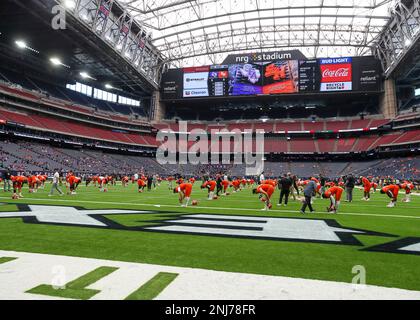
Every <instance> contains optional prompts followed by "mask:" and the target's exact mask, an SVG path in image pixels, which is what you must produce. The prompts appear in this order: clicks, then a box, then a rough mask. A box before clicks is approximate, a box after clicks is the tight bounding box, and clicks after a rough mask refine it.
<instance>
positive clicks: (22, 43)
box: [15, 40, 28, 49]
mask: <svg viewBox="0 0 420 320" xmlns="http://www.w3.org/2000/svg"><path fill="white" fill-rule="evenodd" d="M15 43H16V45H17V46H18V48H20V49H26V48H27V47H28V46H27V44H26V42H25V41H23V40H16V41H15Z"/></svg>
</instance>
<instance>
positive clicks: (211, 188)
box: [201, 180, 217, 200]
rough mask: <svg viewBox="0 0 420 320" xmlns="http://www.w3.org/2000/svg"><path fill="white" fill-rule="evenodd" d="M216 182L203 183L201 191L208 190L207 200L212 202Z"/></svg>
mask: <svg viewBox="0 0 420 320" xmlns="http://www.w3.org/2000/svg"><path fill="white" fill-rule="evenodd" d="M216 186H217V182H216V181H213V180H209V181H206V182H204V183H203V185H202V186H201V189H206V188H207V189H208V191H209V198H208V200H213V197H214V190H216Z"/></svg>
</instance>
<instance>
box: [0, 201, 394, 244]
mask: <svg viewBox="0 0 420 320" xmlns="http://www.w3.org/2000/svg"><path fill="white" fill-rule="evenodd" d="M24 206H25V207H24V210H23V211H18V212H0V218H23V221H24V222H26V223H43V224H59V225H69V226H81V227H103V228H108V229H115V230H127V231H149V232H168V233H182V234H190V235H211V236H222V237H223V236H224V237H237V238H252V239H262V240H264V239H266V240H279V241H298V242H315V243H332V244H346V245H359V246H360V245H363V244H362V243H361V242H360V241H359V240H358V239H357V238H355V237H354V235H370V236H381V237H394V235H390V234H385V233H379V232H373V231H368V230H361V229H353V228H345V227H343V226H341V225H340V224H338V223H337V222H336V221H335V220H331V219H327V220H323V219H301V218H280V217H279V218H274V217H261V216H236V215H235V216H234V215H217V214H188V215H182V214H179V213H178V214H177V213H173V214H174V215H175V216H173V215H171V218H170V219H166V220H155V221H149V222H150V223H154V224H155V225H154V226H124V225H121V224H119V223H118V222H116V221H113V220H110V219H106V218H105V217H103V216H105V215H119V214H123V215H124V214H130V215H131V214H154V215H156V213H158V212H156V211H136V210H116V209H110V210H105V209H101V210H85V209H80V208H75V207H61V206H47V205H24ZM20 208H21V209H22V207H20ZM167 213H168V212H167Z"/></svg>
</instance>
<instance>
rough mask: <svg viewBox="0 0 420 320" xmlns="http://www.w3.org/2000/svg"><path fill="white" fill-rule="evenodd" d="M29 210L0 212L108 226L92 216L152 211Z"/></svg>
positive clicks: (0, 214)
mask: <svg viewBox="0 0 420 320" xmlns="http://www.w3.org/2000/svg"><path fill="white" fill-rule="evenodd" d="M28 207H29V211H21V212H0V218H16V217H22V218H29V217H35V218H36V219H37V221H38V222H41V223H57V224H68V225H83V226H91V227H108V225H107V224H106V223H104V222H102V221H99V220H98V219H96V218H94V217H92V216H95V215H98V216H102V215H109V214H133V213H139V214H140V213H150V212H149V211H132V210H77V209H76V208H74V207H59V206H42V205H29V206H28Z"/></svg>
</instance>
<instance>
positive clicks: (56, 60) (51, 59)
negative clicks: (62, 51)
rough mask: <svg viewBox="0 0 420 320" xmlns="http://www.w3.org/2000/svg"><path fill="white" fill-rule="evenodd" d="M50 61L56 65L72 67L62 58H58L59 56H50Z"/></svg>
mask: <svg viewBox="0 0 420 320" xmlns="http://www.w3.org/2000/svg"><path fill="white" fill-rule="evenodd" d="M50 62H51V64H52V65H54V66H56V67H58V66H63V67H66V68H69V69H70V66H68V65H66V64H64V63H63V62H61V60H60V59H59V58H57V57H52V58H50Z"/></svg>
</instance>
